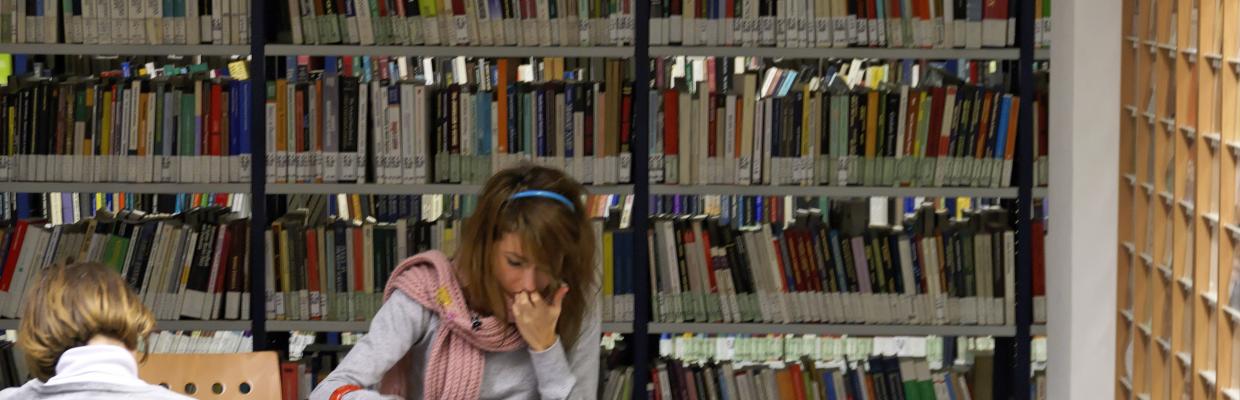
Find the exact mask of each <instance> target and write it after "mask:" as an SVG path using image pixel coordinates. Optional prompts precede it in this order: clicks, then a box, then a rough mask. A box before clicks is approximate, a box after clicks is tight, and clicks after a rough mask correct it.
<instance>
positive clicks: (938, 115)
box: [926, 87, 947, 157]
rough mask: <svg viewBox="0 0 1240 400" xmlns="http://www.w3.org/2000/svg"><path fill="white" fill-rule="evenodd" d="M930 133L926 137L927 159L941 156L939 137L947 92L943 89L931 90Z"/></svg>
mask: <svg viewBox="0 0 1240 400" xmlns="http://www.w3.org/2000/svg"><path fill="white" fill-rule="evenodd" d="M930 96H932V98H930V99H929V100H930V131H929V134H927V135H926V157H938V156H939V135H940V132H941V131H942V129H943V102H944V100H946V98H947V91H946V90H944V89H943V88H941V87H937V88H932V89H930Z"/></svg>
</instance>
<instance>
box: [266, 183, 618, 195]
mask: <svg viewBox="0 0 1240 400" xmlns="http://www.w3.org/2000/svg"><path fill="white" fill-rule="evenodd" d="M586 190H587V191H589V192H590V193H592V194H632V193H633V185H597V186H595V185H586ZM481 191H482V185H476V184H439V183H436V184H384V183H268V184H267V194H338V193H349V194H353V193H356V194H478V193H479V192H481Z"/></svg>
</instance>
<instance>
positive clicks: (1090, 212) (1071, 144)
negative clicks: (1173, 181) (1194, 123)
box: [1046, 0, 1123, 400]
mask: <svg viewBox="0 0 1240 400" xmlns="http://www.w3.org/2000/svg"><path fill="white" fill-rule="evenodd" d="M1121 9H1122V3H1121V1H1120V0H1056V1H1055V6H1054V11H1053V12H1052V13H1051V18H1052V21H1051V27H1052V28H1051V35H1052V42H1053V45H1052V46H1051V60H1052V61H1051V78H1052V79H1051V96H1050V115H1049V116H1050V149H1049V151H1050V152H1049V154H1050V157H1051V158H1050V182H1051V187H1050V189H1049V190H1050V200H1049V201H1050V223H1049V225H1050V226H1049V229H1050V231H1049V237H1048V242H1047V249H1048V251H1047V259H1046V262H1047V264H1046V268H1047V271H1046V273H1047V277H1046V278H1047V283H1046V290H1047V297H1048V303H1049V304H1048V308H1049V312H1048V314H1049V315H1048V317H1047V318H1048V319H1049V321H1048V322H1049V327H1048V329H1049V339H1048V348H1049V349H1048V351H1049V360H1048V361H1049V370H1048V382H1047V386H1048V388H1049V390H1050V393H1049V396H1048V398H1051V399H1090V400H1094V399H1114V398H1115V382H1116V375H1115V370H1114V369H1115V368H1114V366H1115V323H1116V313H1117V311H1116V308H1115V307H1116V298H1115V297H1116V294H1115V293H1116V282H1117V281H1116V249H1118V244H1117V242H1116V240H1117V239H1116V227H1117V216H1116V214H1117V213H1116V211H1115V210H1116V206H1117V205H1118V204H1119V201H1118V198H1119V197H1118V191H1119V186H1118V185H1119V183H1118V182H1119V122H1120V110H1121V106H1120V98H1119V97H1120V86H1119V85H1120V55H1121V53H1120V50H1121V41H1122V39H1123V38H1122V33H1121V20H1123V18H1121V16H1120V13H1121Z"/></svg>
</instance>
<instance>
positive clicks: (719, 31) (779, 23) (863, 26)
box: [650, 0, 1051, 49]
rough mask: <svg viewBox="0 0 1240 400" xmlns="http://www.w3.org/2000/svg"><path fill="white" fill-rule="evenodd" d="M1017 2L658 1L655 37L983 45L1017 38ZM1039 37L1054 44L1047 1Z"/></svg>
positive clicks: (693, 42) (1038, 19) (780, 43)
mask: <svg viewBox="0 0 1240 400" xmlns="http://www.w3.org/2000/svg"><path fill="white" fill-rule="evenodd" d="M1020 3H1021V2H1020V1H1017V0H1000V1H983V0H726V1H725V0H655V1H652V2H651V3H650V7H651V11H650V17H651V20H650V43H651V44H653V45H667V44H673V45H676V44H681V45H685V46H746V47H752V46H774V47H794V48H795V47H801V48H804V47H891V48H972V49H975V48H981V47H1011V46H1015V45H1016V21H1017V19H1018V18H1017V17H1018V15H1019V13H1020V10H1019V5H1020ZM1037 3H1038V4H1037V7H1036V9H1035V15H1034V16H1033V18H1034V32H1035V43H1036V44H1037V45H1038V46H1041V47H1047V46H1049V45H1050V28H1051V25H1050V11H1051V8H1050V4H1051V1H1050V0H1038V1H1037Z"/></svg>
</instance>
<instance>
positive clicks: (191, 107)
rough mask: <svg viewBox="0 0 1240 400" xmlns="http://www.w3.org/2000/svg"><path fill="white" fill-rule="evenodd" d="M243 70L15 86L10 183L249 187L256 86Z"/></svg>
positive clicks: (1, 176)
mask: <svg viewBox="0 0 1240 400" xmlns="http://www.w3.org/2000/svg"><path fill="white" fill-rule="evenodd" d="M233 68H234V69H233V75H237V76H235V77H228V76H226V74H227V73H226V72H225V70H224V69H219V70H211V69H208V68H207V66H206V65H205V64H196V65H194V66H192V67H190V68H189V69H187V72H189V71H193V72H189V74H181V72H180V69H179V68H175V67H171V68H168V69H159V68H151V69H146V70H145V71H146V72H147V73H146V74H145V75H144V76H134V75H129V74H128V72H130V71H125V75H122V74H121V73H119V72H118V73H116V74H112V73H108V74H103V75H101V76H73V77H69V76H61V77H44V76H39V77H31V78H30V79H25V80H21V81H19V83H17V84H15V85H10V86H8V87H5V88H4V89H3V90H0V109H2V110H5V113H4V115H3V116H0V117H2V118H3V121H4V122H5V123H3V124H0V181H2V180H20V181H75V182H140V183H149V182H192V183H208V182H248V181H249V180H250V175H251V174H250V159H251V154H252V153H251V151H250V126H249V121H250V114H251V113H250V107H249V104H250V98H251V96H250V82H249V81H248V80H244V79H245V78H246V77H245V71H244V69H245V66H244V62H240V65H237V64H234V65H233ZM237 68H239V69H237ZM165 71H175V72H173V73H174V75H171V76H169V75H165ZM114 72H116V71H114Z"/></svg>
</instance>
